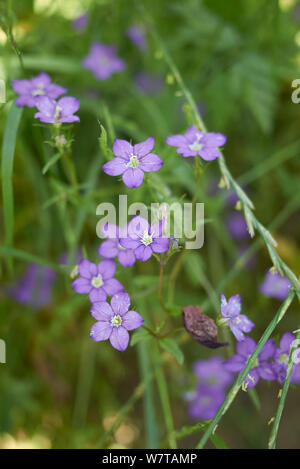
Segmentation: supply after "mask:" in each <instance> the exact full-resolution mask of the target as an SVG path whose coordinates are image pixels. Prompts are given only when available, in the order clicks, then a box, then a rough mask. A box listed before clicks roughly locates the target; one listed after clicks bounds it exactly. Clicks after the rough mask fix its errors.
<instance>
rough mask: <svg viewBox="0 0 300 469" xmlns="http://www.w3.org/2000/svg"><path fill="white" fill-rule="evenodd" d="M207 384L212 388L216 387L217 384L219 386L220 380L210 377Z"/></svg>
mask: <svg viewBox="0 0 300 469" xmlns="http://www.w3.org/2000/svg"><path fill="white" fill-rule="evenodd" d="M207 384H209V385H210V386H215V385H216V384H218V378H217V376H210V377H209V378H208V379H207Z"/></svg>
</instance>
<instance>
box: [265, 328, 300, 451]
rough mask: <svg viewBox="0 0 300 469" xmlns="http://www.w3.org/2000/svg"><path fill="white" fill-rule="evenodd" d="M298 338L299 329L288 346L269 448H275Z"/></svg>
mask: <svg viewBox="0 0 300 469" xmlns="http://www.w3.org/2000/svg"><path fill="white" fill-rule="evenodd" d="M299 340H300V331H298V333H297V336H296V341H295V344H294V345H293V347H291V348H290V353H289V360H288V365H287V371H286V377H285V380H284V383H283V388H282V393H281V396H280V401H279V404H278V408H277V412H276V416H275V420H274V423H273V426H272V430H271V433H270V438H269V444H268V447H269V449H275V448H276V439H277V434H278V429H279V424H280V420H281V416H282V412H283V409H284V404H285V400H286V397H287V393H288V390H289V387H290V382H291V376H292V370H293V365H294V360H293V359H294V352H295V350H296V349H297V348H298V345H299V342H298V341H299ZM297 344H298V345H297Z"/></svg>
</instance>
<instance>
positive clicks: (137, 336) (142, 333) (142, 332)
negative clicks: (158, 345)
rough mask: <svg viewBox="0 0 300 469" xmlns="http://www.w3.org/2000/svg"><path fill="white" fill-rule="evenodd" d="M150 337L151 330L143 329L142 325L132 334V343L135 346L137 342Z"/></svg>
mask: <svg viewBox="0 0 300 469" xmlns="http://www.w3.org/2000/svg"><path fill="white" fill-rule="evenodd" d="M150 338H151V334H149V332H148V331H146V329H143V328H142V327H140V328H139V329H138V330H137V331H135V332H134V333H133V334H132V335H131V339H130V345H131V346H132V347H133V346H134V345H135V344H137V343H138V342H140V341H141V340H149V339H150Z"/></svg>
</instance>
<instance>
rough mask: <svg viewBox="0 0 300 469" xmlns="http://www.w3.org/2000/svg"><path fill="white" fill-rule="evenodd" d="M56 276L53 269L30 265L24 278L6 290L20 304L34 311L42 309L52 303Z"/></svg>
mask: <svg viewBox="0 0 300 469" xmlns="http://www.w3.org/2000/svg"><path fill="white" fill-rule="evenodd" d="M55 278H56V275H55V272H54V270H53V269H51V268H49V267H44V266H41V265H37V264H30V265H29V266H28V268H27V270H26V273H25V275H24V276H23V277H21V278H20V279H19V281H18V282H17V283H16V285H14V286H8V287H7V288H5V292H6V293H7V294H8V295H9V296H11V297H12V298H14V299H15V300H16V301H17V302H18V303H21V304H24V305H27V306H29V307H31V308H33V309H40V308H42V307H43V306H45V305H47V304H49V303H51V301H52V287H53V283H54V281H55Z"/></svg>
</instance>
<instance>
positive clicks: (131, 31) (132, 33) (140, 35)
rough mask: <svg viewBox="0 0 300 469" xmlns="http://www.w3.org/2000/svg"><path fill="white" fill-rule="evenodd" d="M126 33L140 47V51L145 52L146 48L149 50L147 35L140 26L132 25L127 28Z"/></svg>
mask: <svg viewBox="0 0 300 469" xmlns="http://www.w3.org/2000/svg"><path fill="white" fill-rule="evenodd" d="M126 34H127V36H128V37H129V39H130V40H131V42H133V44H135V45H136V47H137V48H138V49H140V51H142V52H144V51H145V50H147V40H146V37H145V32H144V30H143V29H142V28H141V27H140V26H137V25H134V26H131V27H130V28H128V29H127V31H126Z"/></svg>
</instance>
